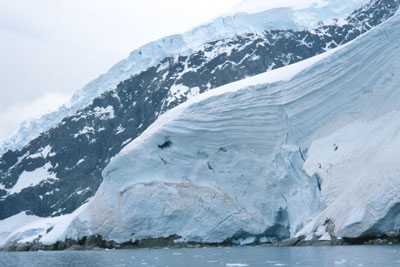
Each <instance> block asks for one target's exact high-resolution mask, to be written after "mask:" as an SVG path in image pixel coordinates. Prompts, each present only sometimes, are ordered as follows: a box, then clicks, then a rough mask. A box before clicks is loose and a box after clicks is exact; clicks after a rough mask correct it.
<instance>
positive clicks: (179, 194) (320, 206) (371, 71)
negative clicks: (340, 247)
mask: <svg viewBox="0 0 400 267" xmlns="http://www.w3.org/2000/svg"><path fill="white" fill-rule="evenodd" d="M399 39H400V14H399V13H397V14H396V15H395V16H394V17H392V18H391V19H390V20H388V21H387V22H385V23H383V24H382V25H380V26H378V27H377V28H375V29H373V30H371V31H370V32H369V33H367V34H365V35H363V36H361V37H360V38H358V39H356V40H354V41H352V42H350V43H348V44H346V45H344V46H342V47H339V48H337V49H334V50H331V51H329V52H327V53H324V54H321V55H319V56H316V57H313V58H310V59H308V60H305V61H302V62H299V63H296V64H293V65H290V66H287V67H284V68H281V69H277V70H274V71H271V72H268V73H264V74H260V75H258V76H254V77H251V78H248V79H245V80H242V81H239V82H235V83H232V84H229V85H226V86H223V87H220V88H218V89H216V90H213V91H209V92H206V93H203V94H200V95H198V96H195V97H193V98H191V99H190V100H188V101H187V102H185V103H184V104H181V105H179V106H178V107H176V108H174V109H172V110H170V111H168V112H167V113H165V114H163V115H162V116H161V117H160V118H159V119H158V120H157V121H156V122H155V123H154V124H152V125H151V126H150V127H149V128H148V129H147V130H146V131H145V132H143V134H142V135H141V136H140V137H138V138H137V139H135V140H133V141H132V142H131V143H130V144H128V145H127V146H126V147H125V148H124V149H123V150H122V151H121V152H120V153H119V154H118V155H117V156H116V157H114V158H113V159H112V160H111V162H110V163H109V165H108V166H107V167H106V169H105V170H104V171H103V176H104V181H103V183H102V184H101V186H100V188H99V190H98V191H97V193H96V195H95V196H94V197H93V199H91V200H90V201H89V203H87V204H85V206H83V207H82V208H81V209H79V211H77V212H76V213H75V214H74V215H73V216H71V215H65V216H69V217H68V221H67V222H68V223H65V222H60V221H62V220H59V221H58V223H57V219H54V218H50V219H47V220H52V221H53V224H52V227H53V228H52V230H51V231H49V232H48V233H47V231H48V229H46V228H45V227H42V228H40V227H37V226H35V222H33V223H31V225H30V226H29V227H31V228H34V229H41V232H40V233H39V231H36V232H35V233H34V236H33V237H32V236H31V237H29V236H27V235H29V233H30V232H29V231H27V229H28V228H29V227H27V226H25V227H23V228H22V230H18V229H16V230H15V231H14V232H13V233H12V234H10V235H8V236H7V238H6V239H3V242H2V245H4V244H6V241H7V240H8V241H10V240H14V241H15V240H22V239H20V238H21V237H24V238H25V239H24V240H28V239H29V238H30V239H32V238H40V237H39V234H40V236H41V238H42V241H43V242H44V243H46V244H47V243H54V242H56V241H57V240H60V241H63V240H65V239H66V238H71V239H80V238H83V237H85V236H90V235H101V236H102V238H104V239H105V240H114V241H116V242H119V243H123V242H129V241H131V242H134V241H136V240H143V239H148V238H167V237H169V236H173V235H177V236H179V237H180V240H179V241H180V242H200V243H222V242H232V243H238V244H247V243H251V242H276V241H279V240H281V239H284V238H288V237H293V236H304V237H305V238H306V239H307V240H311V239H320V240H330V239H336V238H359V237H364V236H379V235H389V236H398V235H399V230H400V225H399V216H400V210H399V203H400V197H399V196H400V186H399V185H400V184H399V183H400V179H399V177H398V173H400V167H399V165H398V164H397V159H398V158H399V157H398V156H399V153H400V152H399V151H400V149H399V146H400V139H399V132H400V123H399V122H398V117H399V114H400V106H399V104H398V103H399V99H400V90H399V87H400V66H399V65H398V62H399V60H400V53H399V41H400V40H399ZM16 216H17V215H16ZM40 225H43V222H41V224H40ZM23 233H24V234H23ZM18 237H20V238H18ZM28 237H29V238H28ZM27 238H28V239H27Z"/></svg>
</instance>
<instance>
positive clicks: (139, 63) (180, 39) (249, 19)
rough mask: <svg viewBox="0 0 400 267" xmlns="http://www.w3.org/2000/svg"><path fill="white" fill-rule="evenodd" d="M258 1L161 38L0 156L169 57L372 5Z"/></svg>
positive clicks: (32, 124)
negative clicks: (236, 36)
mask: <svg viewBox="0 0 400 267" xmlns="http://www.w3.org/2000/svg"><path fill="white" fill-rule="evenodd" d="M260 2H261V1H256V0H252V1H244V2H243V4H242V5H240V6H239V7H237V8H235V10H234V11H232V12H231V13H230V14H228V15H225V16H221V17H219V18H216V19H214V20H213V21H212V22H210V23H208V24H204V25H202V26H199V27H196V28H194V29H193V30H191V31H188V32H186V33H183V34H177V35H172V36H168V37H165V38H162V39H159V40H157V41H155V42H152V43H149V44H147V45H145V46H143V47H140V48H138V49H136V50H134V51H133V52H132V53H131V54H130V55H129V57H128V58H126V59H124V60H122V61H121V62H119V63H117V64H116V65H115V66H113V67H112V68H111V69H110V70H109V71H108V72H107V73H105V74H103V75H101V76H99V77H98V78H97V79H95V80H93V81H92V82H90V83H89V84H87V85H86V86H85V87H83V88H81V89H79V90H78V91H77V92H76V93H75V94H74V96H73V97H72V99H71V100H70V103H69V104H68V105H64V106H62V107H61V108H60V109H59V110H58V111H55V112H52V113H49V114H47V115H44V116H42V117H41V118H38V119H36V120H32V121H28V122H24V123H23V124H22V125H21V127H20V129H19V130H18V131H17V132H16V133H15V134H13V135H12V136H11V137H9V138H7V139H6V140H3V141H2V142H1V144H0V154H2V153H4V152H6V151H7V150H8V149H13V150H15V149H20V148H22V147H23V146H24V145H26V144H27V143H28V142H29V141H30V140H32V139H33V138H35V137H37V136H38V135H39V134H40V133H42V132H44V131H46V130H48V129H50V128H51V127H53V126H55V125H57V124H58V123H60V122H61V120H62V119H63V118H64V117H66V116H69V115H71V114H73V113H74V112H76V111H77V110H79V109H81V108H83V107H85V106H86V105H88V104H89V103H90V102H91V101H92V100H93V99H94V98H95V97H96V96H98V95H100V94H101V93H103V92H105V91H107V90H112V89H114V88H116V86H117V85H118V84H119V83H120V82H121V81H123V80H126V79H127V78H129V77H130V76H132V75H134V74H137V73H139V72H141V71H143V70H145V69H147V68H148V67H150V66H154V65H156V64H158V63H159V62H160V61H161V60H162V59H164V58H165V57H168V56H173V55H186V54H190V53H191V52H192V51H194V50H196V48H198V47H199V46H200V45H203V44H204V43H207V42H210V41H214V40H219V39H223V38H226V37H231V36H233V35H235V34H240V33H244V32H262V31H265V30H271V29H281V30H282V29H292V30H299V29H309V28H313V27H314V26H315V25H316V24H317V23H319V22H321V21H322V22H323V21H326V20H331V19H333V18H344V17H345V16H347V15H348V14H349V13H351V11H353V10H354V9H355V8H358V7H360V6H361V5H362V4H363V3H366V2H368V1H367V0H352V1H347V0H346V1H344V0H330V1H320V0H318V1H286V2H284V3H285V4H283V3H282V4H281V5H280V6H279V5H278V6H277V5H271V4H265V3H267V2H270V1H263V3H264V4H263V5H260V4H259V3H260ZM257 3H258V4H257ZM299 3H302V5H299ZM254 6H257V8H256V9H255V8H254ZM277 7H283V8H277Z"/></svg>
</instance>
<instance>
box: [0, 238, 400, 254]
mask: <svg viewBox="0 0 400 267" xmlns="http://www.w3.org/2000/svg"><path fill="white" fill-rule="evenodd" d="M179 239H180V237H179V236H176V235H174V236H170V237H168V238H153V239H143V240H138V241H135V242H126V243H122V244H118V243H116V242H114V241H106V240H103V239H102V237H101V236H100V235H91V236H88V237H84V238H82V239H79V240H78V241H76V240H73V239H66V240H65V241H64V242H62V241H58V242H57V243H55V244H52V245H44V244H42V243H41V242H40V241H39V240H38V239H37V240H34V241H33V242H29V243H17V242H14V243H10V244H8V245H6V246H4V247H2V248H0V252H23V251H62V250H66V251H74V250H104V249H140V248H153V249H157V248H165V247H168V248H200V247H228V246H231V247H237V246H240V245H238V244H236V243H232V242H223V243H208V244H204V243H196V242H186V243H182V242H177V240H179ZM351 245H400V236H396V237H388V236H380V237H376V236H375V237H362V238H353V239H349V238H344V239H334V240H305V239H304V237H294V238H289V239H284V240H282V241H279V242H277V243H254V244H249V246H264V247H305V246H351Z"/></svg>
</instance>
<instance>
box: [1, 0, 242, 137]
mask: <svg viewBox="0 0 400 267" xmlns="http://www.w3.org/2000/svg"><path fill="white" fill-rule="evenodd" d="M238 2H240V0H218V1H215V0H168V1H165V0H1V1H0V92H1V97H0V125H1V127H0V139H2V138H5V137H6V136H8V135H9V134H10V133H11V132H12V131H14V130H16V129H17V128H18V125H19V123H20V122H22V121H23V120H27V119H30V118H32V117H36V116H38V115H39V114H43V113H44V112H47V111H50V110H54V109H56V107H57V106H58V105H60V104H61V103H63V102H64V101H66V100H67V99H68V98H69V97H70V96H71V95H72V94H73V92H74V91H75V90H77V89H78V88H80V87H82V86H83V85H85V84H86V83H88V82H89V81H90V80H92V79H94V78H96V77H97V76H99V75H100V74H101V73H104V72H106V71H107V70H108V69H109V68H110V67H111V66H112V65H114V64H115V63H116V62H118V61H119V60H121V59H123V58H125V57H126V56H128V54H129V52H130V51H132V50H133V49H135V48H137V47H139V46H140V45H143V44H145V43H147V42H149V41H152V40H155V39H158V38H160V37H162V36H165V35H169V34H173V33H178V32H183V31H185V30H188V29H190V28H191V27H193V26H195V25H198V24H201V23H203V22H206V21H208V20H210V19H211V18H213V17H215V16H217V15H219V14H221V13H224V11H225V10H228V9H230V8H231V7H232V6H234V5H236V4H237V3H238Z"/></svg>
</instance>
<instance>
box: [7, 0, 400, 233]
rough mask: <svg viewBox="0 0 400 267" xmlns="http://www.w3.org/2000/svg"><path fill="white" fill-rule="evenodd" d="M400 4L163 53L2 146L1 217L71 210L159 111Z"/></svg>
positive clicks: (368, 24)
mask: <svg viewBox="0 0 400 267" xmlns="http://www.w3.org/2000/svg"><path fill="white" fill-rule="evenodd" d="M398 7H399V1H398V0H378V1H376V0H375V1H372V2H370V3H369V4H367V5H365V6H364V7H362V8H360V9H357V10H355V11H354V12H353V13H352V14H351V15H350V16H348V17H347V19H346V20H345V22H344V23H334V24H332V25H321V26H319V27H317V28H316V29H314V30H301V31H294V30H268V31H264V32H256V33H241V34H237V35H235V36H231V37H227V38H224V39H220V40H217V41H212V42H208V43H206V44H203V45H201V46H199V47H198V48H197V49H196V50H194V51H192V52H191V53H188V54H187V55H181V56H179V55H178V54H176V55H175V56H167V57H164V58H163V59H160V62H159V63H157V64H155V65H154V66H152V67H149V68H147V69H144V70H143V71H142V72H140V73H137V74H135V75H133V76H131V77H129V78H127V79H124V80H123V81H122V82H120V83H119V84H118V86H117V87H116V89H115V90H111V91H108V92H105V93H104V94H102V95H100V96H99V97H96V98H95V99H93V101H92V102H91V103H90V104H89V105H87V106H86V107H84V108H82V109H80V110H78V111H77V112H76V113H74V114H72V115H70V116H67V117H65V118H64V119H63V120H62V122H61V123H60V124H58V125H56V126H54V127H53V128H51V129H49V130H48V131H45V132H43V133H42V134H41V135H40V136H39V137H37V138H35V139H33V140H32V141H31V142H29V144H27V145H26V146H25V147H23V148H22V149H18V150H8V151H7V152H6V153H4V154H3V155H2V156H1V158H0V219H4V218H7V217H9V216H12V215H15V214H17V213H19V212H21V211H26V210H29V211H30V212H31V213H33V214H35V215H37V216H56V215H60V214H67V213H71V212H73V211H74V210H76V209H77V208H78V207H79V206H81V205H82V203H85V202H86V201H87V200H88V199H89V198H90V197H92V196H93V195H94V194H95V192H96V190H97V189H98V187H99V185H100V183H101V182H102V176H101V172H102V171H103V169H104V168H105V167H106V166H107V164H108V163H109V162H110V159H111V158H112V157H114V156H115V155H116V154H118V153H119V152H120V151H121V149H122V148H123V147H124V146H126V145H127V144H128V143H129V142H131V141H132V140H134V139H135V138H137V137H138V136H139V135H140V134H142V133H143V131H144V130H145V129H147V128H148V127H149V125H151V124H152V123H153V122H154V121H155V120H156V119H157V118H158V117H159V116H160V115H161V114H163V113H165V112H166V111H168V110H170V109H171V108H173V107H176V106H177V105H179V104H181V103H183V102H185V101H186V100H187V99H190V98H191V97H194V96H196V95H198V94H199V93H203V92H205V91H209V90H212V89H214V88H217V87H219V86H221V85H224V84H227V83H230V82H233V81H237V80H240V79H243V78H246V77H250V76H254V75H257V74H259V73H263V72H266V71H269V70H272V69H276V68H280V67H283V66H287V65H290V64H293V63H296V62H299V61H301V60H304V59H307V58H309V57H312V56H314V55H317V54H320V53H322V52H325V51H327V50H329V49H331V48H335V47H337V46H340V45H342V44H345V43H347V42H349V41H350V40H353V39H354V38H356V37H358V36H359V35H361V34H362V33H364V32H366V31H368V30H370V29H371V28H372V27H374V26H376V25H378V24H380V23H381V22H383V21H385V20H387V19H388V18H390V17H391V16H393V14H394V13H395V12H396V10H397V9H398ZM171 40H172V39H171ZM137 53H141V51H137ZM159 145H162V144H159ZM221 153H222V152H221ZM212 168H213V167H212V165H210V169H212ZM32 177H34V178H32ZM32 179H33V180H32ZM227 216H228V215H227ZM285 227H286V226H285Z"/></svg>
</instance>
